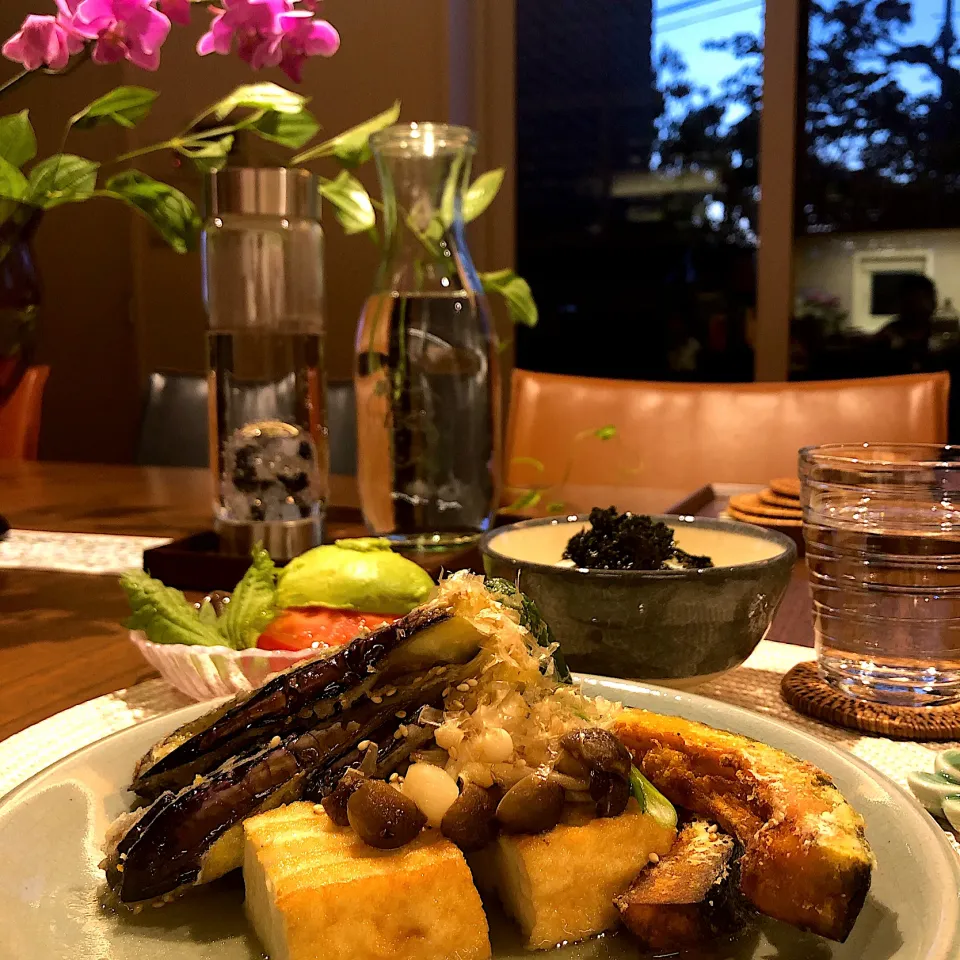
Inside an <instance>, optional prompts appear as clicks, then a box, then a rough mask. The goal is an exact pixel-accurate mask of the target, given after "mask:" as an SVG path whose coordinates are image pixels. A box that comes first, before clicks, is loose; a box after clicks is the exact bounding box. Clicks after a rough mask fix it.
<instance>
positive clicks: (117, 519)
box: [0, 461, 812, 740]
mask: <svg viewBox="0 0 960 960" xmlns="http://www.w3.org/2000/svg"><path fill="white" fill-rule="evenodd" d="M688 493H689V491H686V490H665V489H662V490H655V489H650V488H639V487H638V488H624V487H570V488H567V489H564V490H563V491H558V492H557V494H555V495H554V499H563V500H564V502H565V503H566V504H567V506H568V508H569V509H570V510H571V511H576V512H585V511H587V510H589V508H590V507H591V506H593V505H594V504H604V505H609V504H616V506H617V507H618V508H619V509H621V510H627V509H628V510H633V511H635V512H643V513H663V512H668V511H669V509H670V507H672V506H673V505H674V504H677V503H679V502H681V501H682V500H684V499H685V498H686V496H687V494H688ZM212 499H213V498H212V492H211V482H210V475H209V473H208V471H206V470H194V469H181V468H169V467H133V466H117V465H99V464H66V463H14V462H12V461H0V513H2V514H3V515H4V516H5V517H6V518H7V520H8V521H9V522H10V524H11V526H13V527H15V528H20V529H32V530H53V531H65V532H74V533H121V534H136V535H140V536H156V537H174V538H175V537H181V536H184V535H186V534H188V533H194V532H196V531H198V530H202V529H205V528H208V527H209V526H210V523H211V504H212ZM331 502H332V503H335V504H337V505H338V506H344V507H356V506H357V491H356V484H355V482H354V479H353V478H352V477H332V478H331ZM341 527H342V529H337V530H336V531H335V533H336V534H337V535H344V536H349V535H355V534H357V533H359V532H360V531H361V529H362V528H361V527H359V526H358V525H357V526H356V527H355V528H352V527H350V526H349V525H348V526H343V525H341ZM127 612H128V611H127V605H126V600H125V598H124V596H123V593H122V591H121V590H120V587H119V585H118V583H117V578H116V577H115V576H95V575H89V574H77V573H62V572H47V571H38V570H23V569H0V740H2V739H4V738H5V737H7V736H10V734H12V733H16V732H17V731H18V730H22V729H23V728H24V727H27V726H29V725H30V724H33V723H36V722H37V721H39V720H42V719H44V718H45V717H48V716H51V715H52V714H54V713H57V712H59V711H60V710H64V709H66V708H67V707H70V706H73V705H75V704H77V703H82V702H83V701H85V700H89V699H90V698H92V697H97V696H100V695H102V694H105V693H110V692H111V691H113V690H116V689H118V688H120V687H126V686H130V685H131V684H135V683H139V682H140V681H142V680H146V679H148V678H149V677H152V676H155V674H154V673H153V671H152V670H151V668H150V667H148V666H147V664H146V663H144V662H143V660H142V659H141V658H140V655H139V654H138V653H137V652H136V650H135V648H134V647H133V645H132V644H131V643H130V642H129V640H128V639H127V635H126V631H125V630H124V629H123V627H122V626H121V621H122V620H123V619H124V618H125V617H126V615H127ZM771 638H772V639H774V640H784V641H789V642H792V643H806V644H809V643H810V642H811V641H812V628H811V626H810V616H809V600H808V598H807V592H806V575H805V572H804V571H803V570H802V568H798V570H797V571H796V572H795V575H794V581H793V583H792V584H791V588H790V591H789V592H788V594H787V597H786V599H785V601H784V604H783V607H782V608H781V611H780V613H779V615H778V617H777V621H776V622H775V624H774V628H773V630H772V632H771Z"/></svg>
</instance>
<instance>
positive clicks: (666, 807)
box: [630, 766, 677, 828]
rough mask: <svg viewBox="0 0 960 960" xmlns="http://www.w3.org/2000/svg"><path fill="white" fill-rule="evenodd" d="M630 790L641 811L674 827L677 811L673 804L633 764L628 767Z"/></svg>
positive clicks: (658, 821) (667, 825) (659, 821)
mask: <svg viewBox="0 0 960 960" xmlns="http://www.w3.org/2000/svg"><path fill="white" fill-rule="evenodd" d="M630 790H631V792H632V793H633V795H634V796H635V797H636V798H637V803H639V804H640V810H641V811H642V812H643V813H648V814H649V815H650V816H651V817H653V819H654V820H656V821H657V823H659V824H662V825H663V826H665V827H674V828H675V827H676V825H677V811H676V809H675V808H674V806H673V804H672V803H671V802H670V801H669V800H668V799H667V798H666V797H665V796H664V795H663V794H662V793H661V792H660V791H659V790H658V789H657V788H656V787H655V786H654V785H653V784H652V783H651V782H650V781H649V780H648V779H647V778H646V777H645V776H644V775H643V774H642V773H641V772H640V771H639V770H638V769H637V768H636V767H633V766H631V767H630Z"/></svg>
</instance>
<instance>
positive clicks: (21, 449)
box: [0, 367, 50, 460]
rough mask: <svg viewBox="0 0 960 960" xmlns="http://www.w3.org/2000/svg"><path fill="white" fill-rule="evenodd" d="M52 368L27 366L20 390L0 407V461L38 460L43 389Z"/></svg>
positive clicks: (18, 387)
mask: <svg viewBox="0 0 960 960" xmlns="http://www.w3.org/2000/svg"><path fill="white" fill-rule="evenodd" d="M49 376H50V368H49V367H27V371H26V373H24V375H23V379H22V380H21V381H20V383H19V384H18V385H17V389H16V390H14V391H13V394H12V395H11V397H10V398H9V400H7V402H6V403H5V404H4V405H3V406H2V407H0V460H36V459H37V446H38V444H39V442H40V414H41V410H42V407H43V389H44V387H45V386H46V385H47V377H49Z"/></svg>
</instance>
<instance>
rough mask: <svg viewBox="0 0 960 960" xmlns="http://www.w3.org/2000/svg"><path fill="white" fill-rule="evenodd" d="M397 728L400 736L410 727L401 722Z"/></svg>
mask: <svg viewBox="0 0 960 960" xmlns="http://www.w3.org/2000/svg"><path fill="white" fill-rule="evenodd" d="M398 729H399V731H400V736H401V737H405V736H406V735H407V734H408V733H409V732H410V728H409V727H408V726H407V725H406V724H405V723H401V724H400V726H399V728H398Z"/></svg>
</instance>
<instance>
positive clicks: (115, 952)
mask: <svg viewBox="0 0 960 960" xmlns="http://www.w3.org/2000/svg"><path fill="white" fill-rule="evenodd" d="M585 688H586V692H588V693H591V694H597V695H602V696H605V697H608V698H610V699H615V700H622V701H623V702H624V703H625V704H627V705H630V706H638V707H646V708H648V709H651V710H656V711H658V712H660V713H666V714H678V715H682V716H684V717H688V718H690V719H693V720H701V721H703V722H704V723H708V724H710V725H712V726H715V727H722V728H724V729H727V730H733V731H735V732H737V733H741V734H745V735H747V736H750V737H754V738H756V739H757V740H762V741H764V742H765V743H768V744H770V745H772V746H774V747H779V748H780V749H782V750H786V751H787V752H788V753H792V754H794V755H796V756H798V757H802V758H803V759H805V760H809V761H810V762H812V763H815V764H816V765H817V766H819V767H821V768H822V769H824V770H826V771H827V773H829V774H830V775H831V776H832V777H833V778H834V780H835V781H836V783H837V786H839V788H840V789H841V790H842V791H843V794H844V796H845V797H846V798H847V799H848V800H849V801H850V803H851V804H853V806H854V807H855V808H856V809H857V810H859V811H860V813H862V814H863V816H864V818H865V820H866V824H867V839H868V840H869V841H870V844H871V845H872V847H873V850H874V852H875V853H876V857H877V869H876V871H875V873H874V877H873V885H872V887H871V889H870V895H869V897H868V898H867V902H866V905H865V906H864V908H863V912H862V913H861V915H860V918H859V920H858V921H857V924H856V926H855V927H854V929H853V932H852V934H851V935H850V937H849V938H848V940H847V942H846V943H845V944H835V943H830V942H828V941H826V940H822V939H820V938H818V937H815V936H813V935H811V934H804V933H800V932H799V931H797V930H794V929H793V928H792V927H788V926H786V925H784V924H780V923H776V922H775V921H769V920H765V921H763V922H762V923H761V924H760V927H759V928H758V930H756V931H754V932H753V933H751V934H750V935H747V936H745V937H744V938H742V939H741V940H739V941H736V942H734V943H731V944H723V945H720V946H719V948H718V949H717V950H716V951H715V952H711V957H713V958H715V960H718V958H736V960H760V958H763V960H769V958H775V960H841V958H843V960H854V958H856V960H891V958H897V960H956V958H957V957H960V858H957V856H956V854H955V853H954V852H953V850H952V849H951V848H950V846H949V844H948V843H947V841H946V839H945V837H944V836H943V834H942V832H941V831H940V828H939V827H938V826H937V825H936V823H935V822H934V821H933V820H932V819H931V818H930V816H929V815H928V814H927V813H925V812H924V810H923V809H922V808H921V807H920V806H919V804H917V803H916V802H915V801H914V800H913V799H912V798H911V797H910V796H909V795H908V794H907V793H906V792H905V791H904V790H901V789H900V787H898V786H897V785H896V784H894V783H892V782H891V781H890V780H888V779H887V778H886V777H884V776H882V775H881V774H879V773H878V772H877V771H876V770H874V769H873V768H872V767H869V766H867V764H865V763H863V762H861V761H860V760H858V759H857V758H855V757H854V756H852V755H851V754H849V753H846V752H842V751H839V750H837V749H835V748H833V747H830V746H827V745H826V744H823V743H820V742H819V741H818V740H816V739H814V738H813V737H810V736H808V735H807V734H804V733H800V732H799V731H797V730H794V729H792V728H790V727H788V726H786V725H784V724H782V723H779V722H777V721H775V720H770V719H768V718H766V717H763V716H760V715H758V714H753V713H750V712H749V711H746V710H740V709H737V708H736V707H730V706H728V705H726V704H723V703H718V702H716V701H713V700H707V699H704V698H702V697H697V696H693V695H690V694H685V693H677V692H675V691H672V690H664V689H658V688H655V687H648V686H643V685H640V684H635V683H629V682H626V681H614V680H606V679H602V678H587V679H586V680H585ZM208 706H209V705H206V706H205V705H202V704H200V705H194V706H190V707H185V708H184V709H182V710H177V711H175V712H173V713H170V714H167V715H166V716H163V717H158V718H156V719H154V720H151V721H148V722H146V723H142V724H140V725H139V726H136V727H131V728H130V729H128V730H124V731H122V732H120V733H117V734H114V735H113V736H110V737H107V738H106V739H104V740H101V741H99V742H98V743H95V744H92V745H91V746H89V747H85V748H84V749H82V750H79V751H78V752H77V753H74V754H73V755H72V756H69V757H67V758H65V759H64V760H61V761H60V762H59V763H56V764H54V765H53V766H51V767H49V768H47V769H46V770H44V771H43V772H42V773H39V774H37V775H36V776H35V777H33V778H32V779H31V780H29V781H27V783H25V784H24V785H23V786H21V787H20V788H18V789H17V790H15V791H14V792H13V793H11V794H9V795H8V796H7V797H6V798H5V799H4V800H3V801H2V802H0V958H2V960H156V958H162V960H259V958H261V957H262V956H263V954H262V951H261V950H260V948H259V946H258V944H257V942H256V939H255V938H254V937H253V936H252V934H251V933H250V931H249V930H248V928H247V924H246V921H245V919H244V915H243V911H242V909H241V904H242V900H243V885H242V881H241V880H240V878H239V877H238V876H237V875H234V876H232V877H228V878H226V879H225V880H223V881H220V882H219V883H217V884H212V885H210V886H209V887H207V888H202V889H200V890H198V891H197V892H196V893H194V894H193V895H191V896H188V897H185V898H183V899H182V900H180V901H178V902H176V903H174V904H172V905H170V906H166V907H163V908H162V909H159V910H153V909H149V910H145V911H144V912H143V913H142V914H140V915H139V916H136V917H134V916H131V915H129V914H123V915H122V916H118V915H116V914H115V913H113V912H112V911H109V910H105V909H104V908H102V907H101V905H100V894H101V888H102V883H103V876H102V874H101V872H100V871H99V870H98V868H97V864H98V862H99V861H100V859H101V853H100V843H101V840H102V838H103V835H104V831H105V830H106V827H107V824H108V823H109V822H110V821H111V820H112V819H113V818H114V817H115V816H116V815H117V814H119V813H121V812H122V811H124V810H126V809H128V806H129V803H130V800H131V797H130V795H129V794H128V793H126V791H125V789H124V787H125V785H126V784H127V783H128V782H129V780H130V776H131V772H132V770H133V765H134V762H135V761H136V760H137V759H138V758H139V757H140V756H141V755H142V754H143V753H144V752H145V751H146V750H147V748H148V747H149V746H150V745H151V744H153V743H154V742H156V741H157V740H159V739H160V738H161V737H162V736H164V735H166V734H167V733H169V732H170V731H171V730H173V729H175V728H176V727H178V726H180V725H181V724H183V723H186V722H187V721H188V720H190V719H192V718H193V717H195V716H197V715H199V714H200V713H202V712H203V711H204V710H205V709H207V708H208ZM570 868H571V869H573V870H575V869H576V865H575V864H571V865H570ZM491 935H492V940H493V944H494V955H495V957H496V958H497V960H508V958H521V957H523V958H527V960H529V958H530V957H531V956H532V955H531V954H530V953H527V952H525V951H523V950H522V949H520V946H519V940H518V938H517V936H516V934H515V933H514V932H513V930H512V927H511V926H510V925H509V924H508V923H507V922H506V921H504V920H502V918H499V917H498V916H497V915H496V912H495V911H493V912H492V913H491ZM551 956H552V957H553V958H556V960H586V958H590V960H595V958H597V960H598V958H611V960H612V958H627V957H630V958H636V957H637V950H636V946H635V945H632V944H631V943H630V941H629V939H628V938H627V937H626V936H625V935H622V934H621V935H618V936H612V937H604V938H599V939H596V940H593V941H590V942H588V943H586V944H581V945H579V946H575V947H568V948H565V949H563V950H558V951H554V952H553V953H552V955H551ZM345 960H347V958H345Z"/></svg>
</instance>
